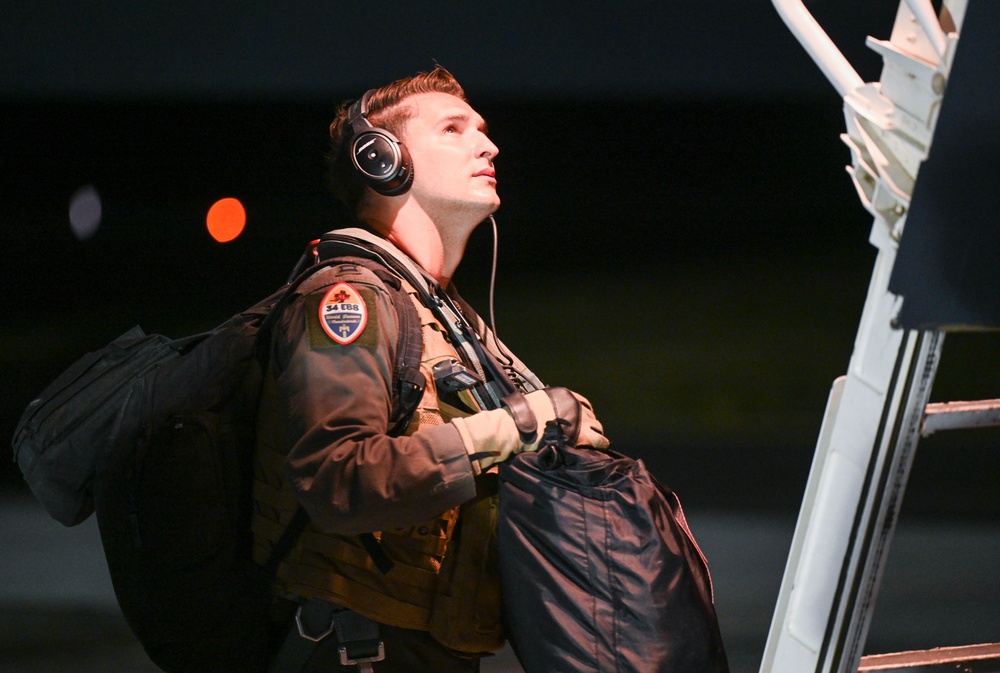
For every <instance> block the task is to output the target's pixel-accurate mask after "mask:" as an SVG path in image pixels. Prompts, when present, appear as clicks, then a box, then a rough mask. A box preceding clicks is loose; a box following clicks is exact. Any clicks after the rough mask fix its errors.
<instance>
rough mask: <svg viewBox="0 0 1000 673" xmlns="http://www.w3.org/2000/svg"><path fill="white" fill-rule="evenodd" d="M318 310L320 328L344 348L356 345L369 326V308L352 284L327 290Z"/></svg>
mask: <svg viewBox="0 0 1000 673" xmlns="http://www.w3.org/2000/svg"><path fill="white" fill-rule="evenodd" d="M317 310H318V313H317V317H318V319H319V326H320V328H321V329H322V330H323V331H324V332H325V333H326V335H327V336H328V337H330V338H331V339H333V340H334V341H335V342H336V343H338V344H340V345H342V346H346V345H347V344H350V343H354V342H355V341H356V340H357V338H358V337H359V336H361V335H362V334H363V333H364V331H365V327H367V326H368V306H367V305H366V304H365V300H364V298H362V296H361V294H360V293H359V292H358V291H357V290H356V289H354V286H353V285H351V284H350V283H337V284H336V285H334V286H333V287H331V288H330V289H329V290H327V291H326V294H324V295H323V298H322V299H321V300H320V302H319V307H318V309H317Z"/></svg>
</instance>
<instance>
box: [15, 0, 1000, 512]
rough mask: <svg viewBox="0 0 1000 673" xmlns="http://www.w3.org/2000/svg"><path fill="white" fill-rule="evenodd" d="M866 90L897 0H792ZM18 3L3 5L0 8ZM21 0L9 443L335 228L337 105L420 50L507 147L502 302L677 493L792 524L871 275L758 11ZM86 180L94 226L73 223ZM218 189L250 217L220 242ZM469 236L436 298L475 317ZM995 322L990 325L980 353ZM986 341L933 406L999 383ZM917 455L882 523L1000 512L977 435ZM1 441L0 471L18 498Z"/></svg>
mask: <svg viewBox="0 0 1000 673" xmlns="http://www.w3.org/2000/svg"><path fill="white" fill-rule="evenodd" d="M806 4H807V6H808V7H809V8H810V9H811V11H813V13H814V14H815V15H816V16H817V18H819V19H820V21H821V23H822V24H823V25H824V27H826V28H827V30H828V32H829V33H830V34H831V36H832V37H833V38H834V40H835V41H836V42H837V43H838V45H839V46H840V47H841V48H842V50H843V51H844V52H845V54H846V55H847V56H848V58H849V59H850V60H851V61H852V63H854V64H855V67H856V68H857V69H858V71H859V74H861V76H862V78H863V79H865V80H866V81H872V80H877V79H878V76H879V71H880V67H881V62H880V60H879V59H878V57H877V56H876V55H875V54H874V53H872V52H870V51H869V50H867V49H866V48H865V47H864V38H865V36H866V35H869V34H870V35H874V36H876V37H879V38H888V36H889V32H890V30H891V27H892V21H893V18H894V16H895V11H896V6H897V2H894V1H887V0H881V1H879V2H872V1H868V2H833V1H822V0H819V1H814V2H808V3H806ZM11 5H12V6H11ZM278 7H279V6H278V5H277V3H274V4H271V3H261V2H253V3H236V2H226V3H205V4H201V3H193V2H175V3H171V4H169V5H167V4H161V3H119V2H110V1H103V2H91V3H86V5H83V4H80V5H79V6H74V7H66V6H64V5H63V4H62V3H55V2H36V3H28V2H15V3H9V4H8V5H7V6H5V10H4V14H5V16H4V17H3V18H0V114H2V119H3V124H2V125H0V170H2V176H3V178H2V180H0V203H2V208H0V217H2V224H3V231H2V234H0V236H2V237H3V239H2V240H3V244H2V257H0V262H2V263H0V279H2V287H3V297H4V298H3V311H2V332H0V379H2V380H3V381H4V383H5V385H6V391H5V394H4V395H3V405H2V408H0V435H3V436H6V437H10V436H11V435H12V433H13V429H14V425H15V424H16V422H17V419H18V418H19V416H20V414H21V412H22V410H23V409H24V407H25V405H27V403H28V402H29V401H30V399H31V398H32V397H33V396H34V395H35V394H37V393H38V392H39V391H40V390H41V389H42V388H43V387H44V386H45V385H46V384H47V383H48V382H49V381H50V380H51V379H52V378H53V377H54V376H55V375H56V374H57V373H58V372H59V371H61V370H62V369H63V368H65V367H66V366H68V365H69V364H70V363H71V362H72V361H73V360H75V359H76V358H77V357H79V356H80V355H82V354H83V353H84V352H86V351H88V350H92V349H94V348H97V347H100V346H102V345H104V344H105V343H106V342H107V341H109V340H110V339H112V338H114V337H115V336H117V335H118V334H120V333H122V332H124V331H125V330H126V329H128V328H129V327H131V326H132V325H134V324H140V325H142V326H143V328H145V329H146V330H147V331H150V332H162V333H165V334H168V335H171V336H180V335H183V334H186V333H190V332H194V331H197V330H201V329H205V328H208V327H211V326H213V325H214V324H216V323H218V322H221V320H222V319H224V318H225V317H227V316H228V315H230V314H232V313H234V312H236V311H238V310H240V309H241V308H243V307H245V306H247V305H249V304H251V303H253V302H254V301H256V300H257V299H259V298H261V297H263V296H264V295H266V294H268V293H270V292H271V291H272V290H273V289H274V288H275V287H277V286H278V285H279V284H280V283H281V282H283V280H284V278H285V276H286V274H287V272H288V270H290V268H291V267H292V265H293V264H294V262H295V260H296V259H297V257H298V255H299V253H300V252H301V250H302V248H303V247H304V245H305V244H306V242H308V241H309V240H310V239H311V238H314V237H315V236H317V235H318V234H320V233H322V232H323V231H325V230H327V229H329V228H331V227H332V226H333V224H334V222H335V219H336V211H335V209H334V208H333V206H332V204H331V199H330V197H329V196H328V195H327V193H326V191H325V188H324V186H323V154H324V151H325V138H326V128H327V126H328V124H329V119H330V118H331V115H332V111H333V108H334V106H335V104H336V103H337V102H338V101H340V100H343V99H346V98H355V97H357V96H358V95H360V94H361V93H362V92H363V91H364V90H365V89H367V88H369V87H371V86H376V85H380V84H382V83H385V82H387V81H390V80H392V79H396V78H398V77H402V76H405V75H408V74H411V73H413V72H415V71H417V70H426V69H429V68H430V67H432V66H433V64H434V63H435V62H438V63H441V64H442V65H444V66H446V67H448V68H449V69H450V70H451V71H452V72H453V73H454V74H455V75H456V77H457V78H458V79H459V81H460V82H462V83H463V85H464V87H465V89H466V93H467V95H468V96H469V99H470V102H471V103H472V105H473V106H474V107H476V108H477V110H478V111H479V112H481V113H482V114H483V116H484V117H486V119H487V120H488V122H489V125H490V131H491V136H492V137H493V139H494V141H495V142H496V144H497V145H498V146H499V147H500V150H501V152H500V156H499V159H498V161H497V171H498V180H499V187H498V189H499V192H500V195H501V198H502V200H503V205H502V207H501V209H500V210H499V211H498V213H497V222H498V224H499V229H500V238H499V250H500V251H499V272H498V277H497V291H496V318H497V327H498V331H499V333H500V335H501V336H502V338H504V340H505V341H506V342H507V344H508V345H509V346H511V347H512V348H513V349H514V350H515V351H516V352H517V353H518V354H519V355H520V356H521V357H522V359H524V360H525V361H526V362H527V363H528V364H529V366H531V367H532V369H534V370H535V371H536V372H537V373H538V374H539V375H540V376H541V377H542V378H543V379H544V380H546V381H547V382H549V383H552V384H558V385H566V386H569V387H571V388H574V389H577V390H579V391H581V392H582V393H584V394H586V395H587V396H588V397H589V398H590V399H591V400H592V401H593V402H594V405H595V407H596V410H597V413H598V416H599V417H600V418H601V419H602V420H603V422H604V425H605V428H606V430H607V433H608V434H609V436H610V437H611V438H612V442H613V446H614V447H615V448H617V449H619V450H621V451H624V452H626V453H630V454H632V455H635V456H637V457H643V458H644V459H646V461H647V463H648V464H649V465H650V467H651V468H652V470H653V472H654V473H656V474H657V475H658V476H660V477H661V479H662V480H663V481H664V482H666V483H668V484H670V485H671V486H673V487H674V488H675V489H676V490H677V491H678V492H679V493H680V495H681V497H682V499H683V500H684V502H685V503H686V505H687V506H688V507H691V508H694V509H696V510H712V511H719V512H769V513H778V514H781V515H783V516H794V514H795V513H796V512H797V510H798V505H799V501H800V499H801V496H802V491H803V489H804V487H805V481H806V477H807V474H808V469H809V465H810V462H811V459H812V452H813V448H814V442H815V438H816V435H817V434H818V431H819V426H820V421H821V419H822V414H823V410H824V405H825V401H826V395H827V392H828V389H829V386H830V384H831V383H832V381H833V379H834V378H835V377H837V376H838V375H840V374H842V373H843V372H844V371H845V370H846V367H847V363H848V360H849V357H850V354H851V350H852V346H853V339H854V334H855V330H856V327H857V323H858V319H859V317H860V314H861V309H862V306H863V304H864V300H865V291H866V288H867V284H868V280H869V277H870V274H871V269H872V264H873V262H874V257H875V254H874V253H875V251H874V248H872V247H871V245H870V244H869V243H868V242H867V237H868V232H869V229H870V226H871V217H870V216H869V215H868V214H867V213H866V212H865V211H864V209H863V208H862V206H861V205H860V203H859V201H858V199H857V196H856V194H855V192H854V188H853V186H852V185H851V184H850V180H849V176H848V175H847V173H846V172H845V170H844V166H845V165H846V164H848V163H849V161H850V156H849V153H848V151H847V148H846V147H845V146H844V145H843V144H842V143H841V141H840V140H839V138H838V136H839V134H840V133H842V132H843V130H844V121H843V117H842V111H841V102H840V100H839V97H838V96H837V95H836V93H835V92H834V90H833V88H832V87H831V86H830V85H829V84H828V83H827V81H826V80H825V79H824V77H823V75H822V74H821V73H820V71H819V70H818V68H816V67H815V66H814V65H813V63H812V62H811V61H810V60H809V58H808V57H807V56H806V54H805V52H804V51H802V49H801V48H800V47H799V45H798V43H797V42H796V41H795V40H794V38H793V37H792V36H791V34H790V33H788V31H787V30H786V28H785V27H784V24H783V23H782V22H781V19H780V18H779V17H778V16H777V14H776V13H775V11H774V9H773V8H772V6H771V4H770V3H769V2H765V1H764V0H753V1H751V2H742V1H739V0H727V1H725V2H718V3H652V2H639V1H634V2H624V3H597V2H589V1H588V2H580V1H576V2H563V1H559V2H544V3H529V2H512V3H498V4H497V5H496V6H485V5H483V6H480V5H478V4H472V3H468V4H467V3H455V2H446V3H402V2H400V3H398V4H397V3H363V4H362V3H334V2H330V3H318V2H307V3H295V4H294V5H291V6H289V7H282V8H280V9H279V8H278ZM86 185H92V186H94V188H96V190H97V191H98V193H99V194H100V197H101V200H102V205H103V218H102V221H101V226H100V228H99V230H98V231H97V232H96V234H95V235H94V236H93V237H92V238H90V239H89V240H85V241H78V240H77V239H76V238H75V237H74V236H73V234H72V233H71V231H70V227H69V221H68V217H67V208H68V204H69V199H70V197H71V195H72V194H73V193H74V191H75V190H77V189H78V188H80V187H82V186H86ZM223 196H236V197H238V198H240V199H241V201H242V202H243V203H244V205H245V206H246V208H247V212H248V222H247V227H246V230H245V231H244V233H243V235H242V236H241V237H239V238H238V239H237V240H236V241H234V242H232V243H228V244H221V245H220V244H217V243H214V242H213V241H212V240H211V239H210V238H209V236H208V234H207V232H206V230H205V226H204V217H205V213H206V211H207V209H208V207H209V206H210V205H211V204H212V203H213V202H214V201H215V200H216V199H218V198H221V197H223ZM491 246H492V241H491V236H490V233H489V230H488V227H481V228H480V230H479V231H478V232H477V233H476V234H475V236H474V238H473V240H472V242H471V245H470V249H469V252H468V255H467V258H466V261H465V262H464V264H463V266H462V268H461V269H460V271H459V275H458V277H457V278H456V282H457V284H458V287H459V288H461V289H462V291H463V294H464V295H466V298H467V299H469V300H470V301H471V302H472V303H473V304H474V305H476V306H478V307H479V308H480V310H481V312H482V313H484V314H485V313H486V312H487V304H488V286H489V262H490V253H491ZM991 339H994V340H991ZM996 352H997V349H996V344H995V337H994V336H993V335H986V334H963V335H954V336H949V338H948V340H946V346H945V354H944V359H943V363H942V366H941V369H940V372H939V375H938V383H937V385H936V387H935V393H934V395H933V398H934V399H935V400H945V399H981V398H989V397H1000V394H998V392H997V390H996V388H997V385H996V384H997V369H998V367H997V363H996V357H995V355H996ZM963 434H964V436H963V437H959V436H955V437H952V436H941V437H933V438H930V439H929V440H927V441H926V442H925V443H924V444H923V445H922V450H921V452H920V453H919V455H918V458H917V461H916V466H915V468H914V472H913V477H912V480H911V485H910V489H909V491H908V499H907V501H906V503H905V504H904V515H912V516H918V517H923V518H929V519H943V520H953V521H954V520H959V519H961V520H968V519H975V520H983V519H991V518H992V517H995V516H996V515H997V514H998V513H1000V503H998V501H997V498H996V487H997V475H998V474H1000V452H998V451H997V450H996V442H995V438H996V436H995V435H994V434H993V433H992V431H975V432H972V433H963ZM9 453H10V452H9V449H8V450H5V452H4V453H0V456H5V459H4V460H3V461H2V462H0V465H2V467H0V477H2V481H0V483H2V484H3V486H4V487H5V488H6V489H8V490H9V491H23V490H24V486H23V485H22V482H21V480H20V475H19V472H18V471H17V468H16V466H15V465H13V463H12V462H11V461H10V459H9Z"/></svg>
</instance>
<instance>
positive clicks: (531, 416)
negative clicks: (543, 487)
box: [452, 388, 610, 470]
mask: <svg viewBox="0 0 1000 673" xmlns="http://www.w3.org/2000/svg"><path fill="white" fill-rule="evenodd" d="M504 403H505V404H506V405H507V406H506V407H504V408H501V409H493V410H490V411H480V412H479V413H477V414H473V415H472V416H467V417H465V418H456V419H454V420H452V423H453V424H454V425H455V427H456V429H457V430H458V433H459V435H460V436H461V437H462V444H463V445H464V446H465V450H466V451H467V452H468V454H469V459H470V460H471V461H472V464H473V466H474V467H477V468H479V469H481V470H486V469H488V468H489V467H490V466H491V465H493V464H495V463H500V462H503V461H505V460H507V459H508V458H510V457H511V456H513V455H516V454H518V453H521V452H522V451H534V450H536V449H537V448H538V445H539V443H540V442H541V439H542V434H543V433H544V432H545V426H546V424H547V423H548V422H549V421H552V420H555V419H556V418H558V419H560V420H561V421H564V423H563V430H564V432H565V433H566V437H567V439H568V441H569V443H570V444H571V445H573V446H589V447H593V448H595V449H606V448H607V447H608V445H609V444H610V442H609V441H608V439H607V438H606V437H605V436H604V434H603V432H604V430H603V428H602V426H601V423H600V422H599V421H598V420H597V417H596V416H595V415H594V411H593V408H592V406H591V404H590V402H589V401H587V399H586V398H584V397H582V396H580V395H577V394H576V393H573V392H571V391H569V390H567V389H566V388H546V389H544V390H536V391H534V392H531V393H528V394H527V395H521V394H519V393H518V394H515V395H511V396H508V397H507V398H504Z"/></svg>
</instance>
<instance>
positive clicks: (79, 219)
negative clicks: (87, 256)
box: [69, 185, 101, 241]
mask: <svg viewBox="0 0 1000 673" xmlns="http://www.w3.org/2000/svg"><path fill="white" fill-rule="evenodd" d="M100 226H101V196H100V194H98V193H97V189H96V188H95V187H94V186H93V185H85V186H83V187H80V188H79V189H77V190H76V191H75V192H73V196H71V197H70V199H69V228H70V229H71V230H72V231H73V235H74V236H76V237H77V239H79V240H81V241H85V240H87V239H88V238H90V237H91V236H93V235H94V234H95V233H97V230H98V228H99V227H100Z"/></svg>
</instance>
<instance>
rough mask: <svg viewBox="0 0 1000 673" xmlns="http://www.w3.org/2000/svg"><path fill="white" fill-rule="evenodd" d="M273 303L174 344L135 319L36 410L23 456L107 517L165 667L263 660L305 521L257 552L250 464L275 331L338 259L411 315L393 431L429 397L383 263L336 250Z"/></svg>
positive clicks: (48, 495) (50, 491)
mask: <svg viewBox="0 0 1000 673" xmlns="http://www.w3.org/2000/svg"><path fill="white" fill-rule="evenodd" d="M315 256H316V248H315V245H313V246H312V247H311V248H310V249H308V250H307V254H306V255H304V256H303V262H300V265H299V266H298V267H296V270H297V272H296V273H293V277H294V280H292V281H290V282H289V283H288V284H287V285H285V286H284V287H282V288H281V289H279V290H278V291H277V292H275V293H274V294H272V295H271V296H270V297H268V298H267V299H264V300H263V301H261V302H259V303H258V304H256V305H254V306H252V307H251V308H249V309H247V310H246V311H243V312H241V313H240V314H238V315H236V316H233V317H232V318H230V319H229V320H227V321H226V322H225V323H223V324H222V325H220V326H219V327H217V328H216V329H214V330H212V331H211V332H207V333H204V334H199V335H194V336H191V337H186V338H183V339H178V340H170V339H167V338H166V337H163V336H160V335H148V336H147V335H145V334H144V333H143V332H142V330H141V329H139V328H138V327H136V328H133V329H132V330H130V331H129V332H127V333H126V334H124V335H122V336H121V337H119V338H118V339H116V340H115V341H113V342H112V343H110V344H108V346H106V347H105V348H103V349H101V350H99V351H96V352H94V353H90V354H88V355H87V356H85V357H84V358H81V359H80V360H79V361H78V362H76V363H75V364H74V365H72V366H71V367H70V368H69V369H67V370H66V371H65V372H64V373H63V374H62V375H60V376H59V377H58V378H57V379H56V381H54V382H53V383H52V384H51V385H49V386H48V387H47V388H46V389H45V390H44V391H43V392H42V394H41V395H40V396H39V397H38V398H37V399H35V400H34V401H33V402H31V404H30V405H29V406H28V408H27V410H26V411H25V413H24V415H23V417H22V418H21V421H20V423H19V424H18V427H17V429H16V431H15V434H14V439H13V443H12V444H13V449H14V457H15V460H16V461H17V462H18V464H19V466H20V467H21V470H22V472H23V474H24V477H25V479H26V481H27V482H28V484H29V486H30V487H31V489H32V492H33V493H34V494H35V496H36V498H37V499H38V500H39V501H40V502H41V503H42V504H43V505H44V506H45V507H46V509H47V510H48V511H49V513H50V514H51V515H52V516H53V517H54V518H55V519H57V520H58V521H60V522H62V523H64V524H66V525H74V524H76V523H79V522H81V521H83V520H84V519H86V518H87V517H88V516H89V515H90V514H91V513H92V512H93V511H95V510H96V512H97V520H98V526H99V529H100V534H101V542H102V544H103V546H104V551H105V555H106V557H107V562H108V568H109V571H110V574H111V579H112V584H113V585H114V590H115V595H116V597H117V599H118V603H119V606H120V607H121V609H122V612H123V614H124V615H125V618H126V620H127V622H128V623H129V626H130V627H131V629H132V631H133V632H134V634H135V635H136V637H137V638H138V640H139V641H140V643H142V645H143V647H144V648H145V650H146V652H147V654H148V655H149V656H150V658H151V659H152V660H153V662H154V663H156V664H157V665H158V666H159V667H161V668H162V669H163V670H165V671H168V673H189V672H190V673H193V672H194V671H199V672H200V671H217V672H222V673H248V672H256V671H262V670H264V667H265V666H266V665H267V662H268V660H269V659H270V657H271V655H272V654H273V649H274V638H273V637H272V636H273V635H274V634H271V633H269V631H268V629H269V619H268V613H267V611H268V606H269V604H270V595H269V593H270V581H271V579H272V578H273V576H274V573H275V571H276V569H277V566H278V564H279V563H280V561H281V560H282V558H283V556H284V555H285V554H286V553H287V552H288V550H289V549H290V548H291V546H293V544H294V542H295V539H296V537H297V536H298V534H299V532H301V529H302V528H304V526H305V524H306V523H307V518H306V517H305V516H304V513H303V512H302V511H301V510H300V512H299V514H298V515H296V517H295V519H294V520H293V523H292V524H290V525H289V527H288V530H287V531H286V533H285V535H284V536H283V537H282V538H281V540H279V542H278V544H277V545H276V546H275V548H274V550H273V552H272V554H271V557H270V559H269V560H268V562H267V564H266V565H265V566H264V567H261V566H258V565H256V564H254V563H253V562H252V560H251V556H250V548H251V543H252V533H251V530H250V518H251V515H252V507H253V505H252V495H251V490H252V483H253V479H252V458H253V453H254V445H255V426H256V417H257V406H258V401H259V396H260V388H261V382H262V376H263V372H264V371H265V370H266V358H267V353H268V352H269V348H268V346H269V344H270V339H269V335H270V329H271V325H272V324H273V322H274V320H275V319H276V317H277V316H278V315H279V314H280V312H281V310H282V308H283V307H284V306H285V305H286V304H287V303H288V302H289V301H291V300H292V299H293V298H294V296H295V291H296V289H297V288H298V286H299V285H300V284H301V283H302V282H303V281H304V280H305V279H307V278H308V277H310V276H311V275H312V274H313V273H315V272H317V271H319V270H320V269H322V268H325V267H328V266H331V265H334V264H345V263H346V264H357V265H360V266H365V267H367V268H370V269H371V270H372V271H373V272H375V273H376V274H377V275H378V276H379V277H380V278H381V279H382V280H383V282H384V283H385V285H386V287H387V289H388V290H389V292H390V294H391V296H392V304H393V306H394V307H395V309H396V313H397V316H398V319H399V324H400V329H399V341H398V344H397V349H398V350H397V352H398V353H399V356H398V358H397V368H396V371H395V372H394V379H395V381H394V383H395V384H396V385H395V387H394V409H393V421H394V424H393V428H392V429H391V431H393V432H401V431H402V429H403V428H405V425H406V422H407V421H408V419H409V417H410V415H411V414H412V412H413V410H414V409H415V408H416V404H417V402H419V400H420V398H421V396H422V391H423V383H424V381H423V376H422V374H421V373H420V370H419V365H420V356H421V353H422V344H423V341H422V336H421V332H420V321H419V317H418V316H417V312H416V309H415V307H414V306H413V304H412V302H411V301H410V299H409V297H408V296H407V294H406V292H405V290H404V289H403V288H402V287H401V284H400V281H399V279H398V278H397V277H396V276H395V275H393V274H392V273H390V272H389V271H387V270H386V269H385V267H384V266H383V265H380V264H378V263H376V262H372V261H370V260H367V259H362V258H357V257H338V258H336V259H329V260H324V261H323V262H321V263H318V264H315V265H313V266H309V267H308V268H306V269H305V270H304V271H302V272H301V273H298V270H299V269H301V267H302V266H303V265H304V263H305V264H308V263H309V261H312V260H313V259H314V258H315Z"/></svg>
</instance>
